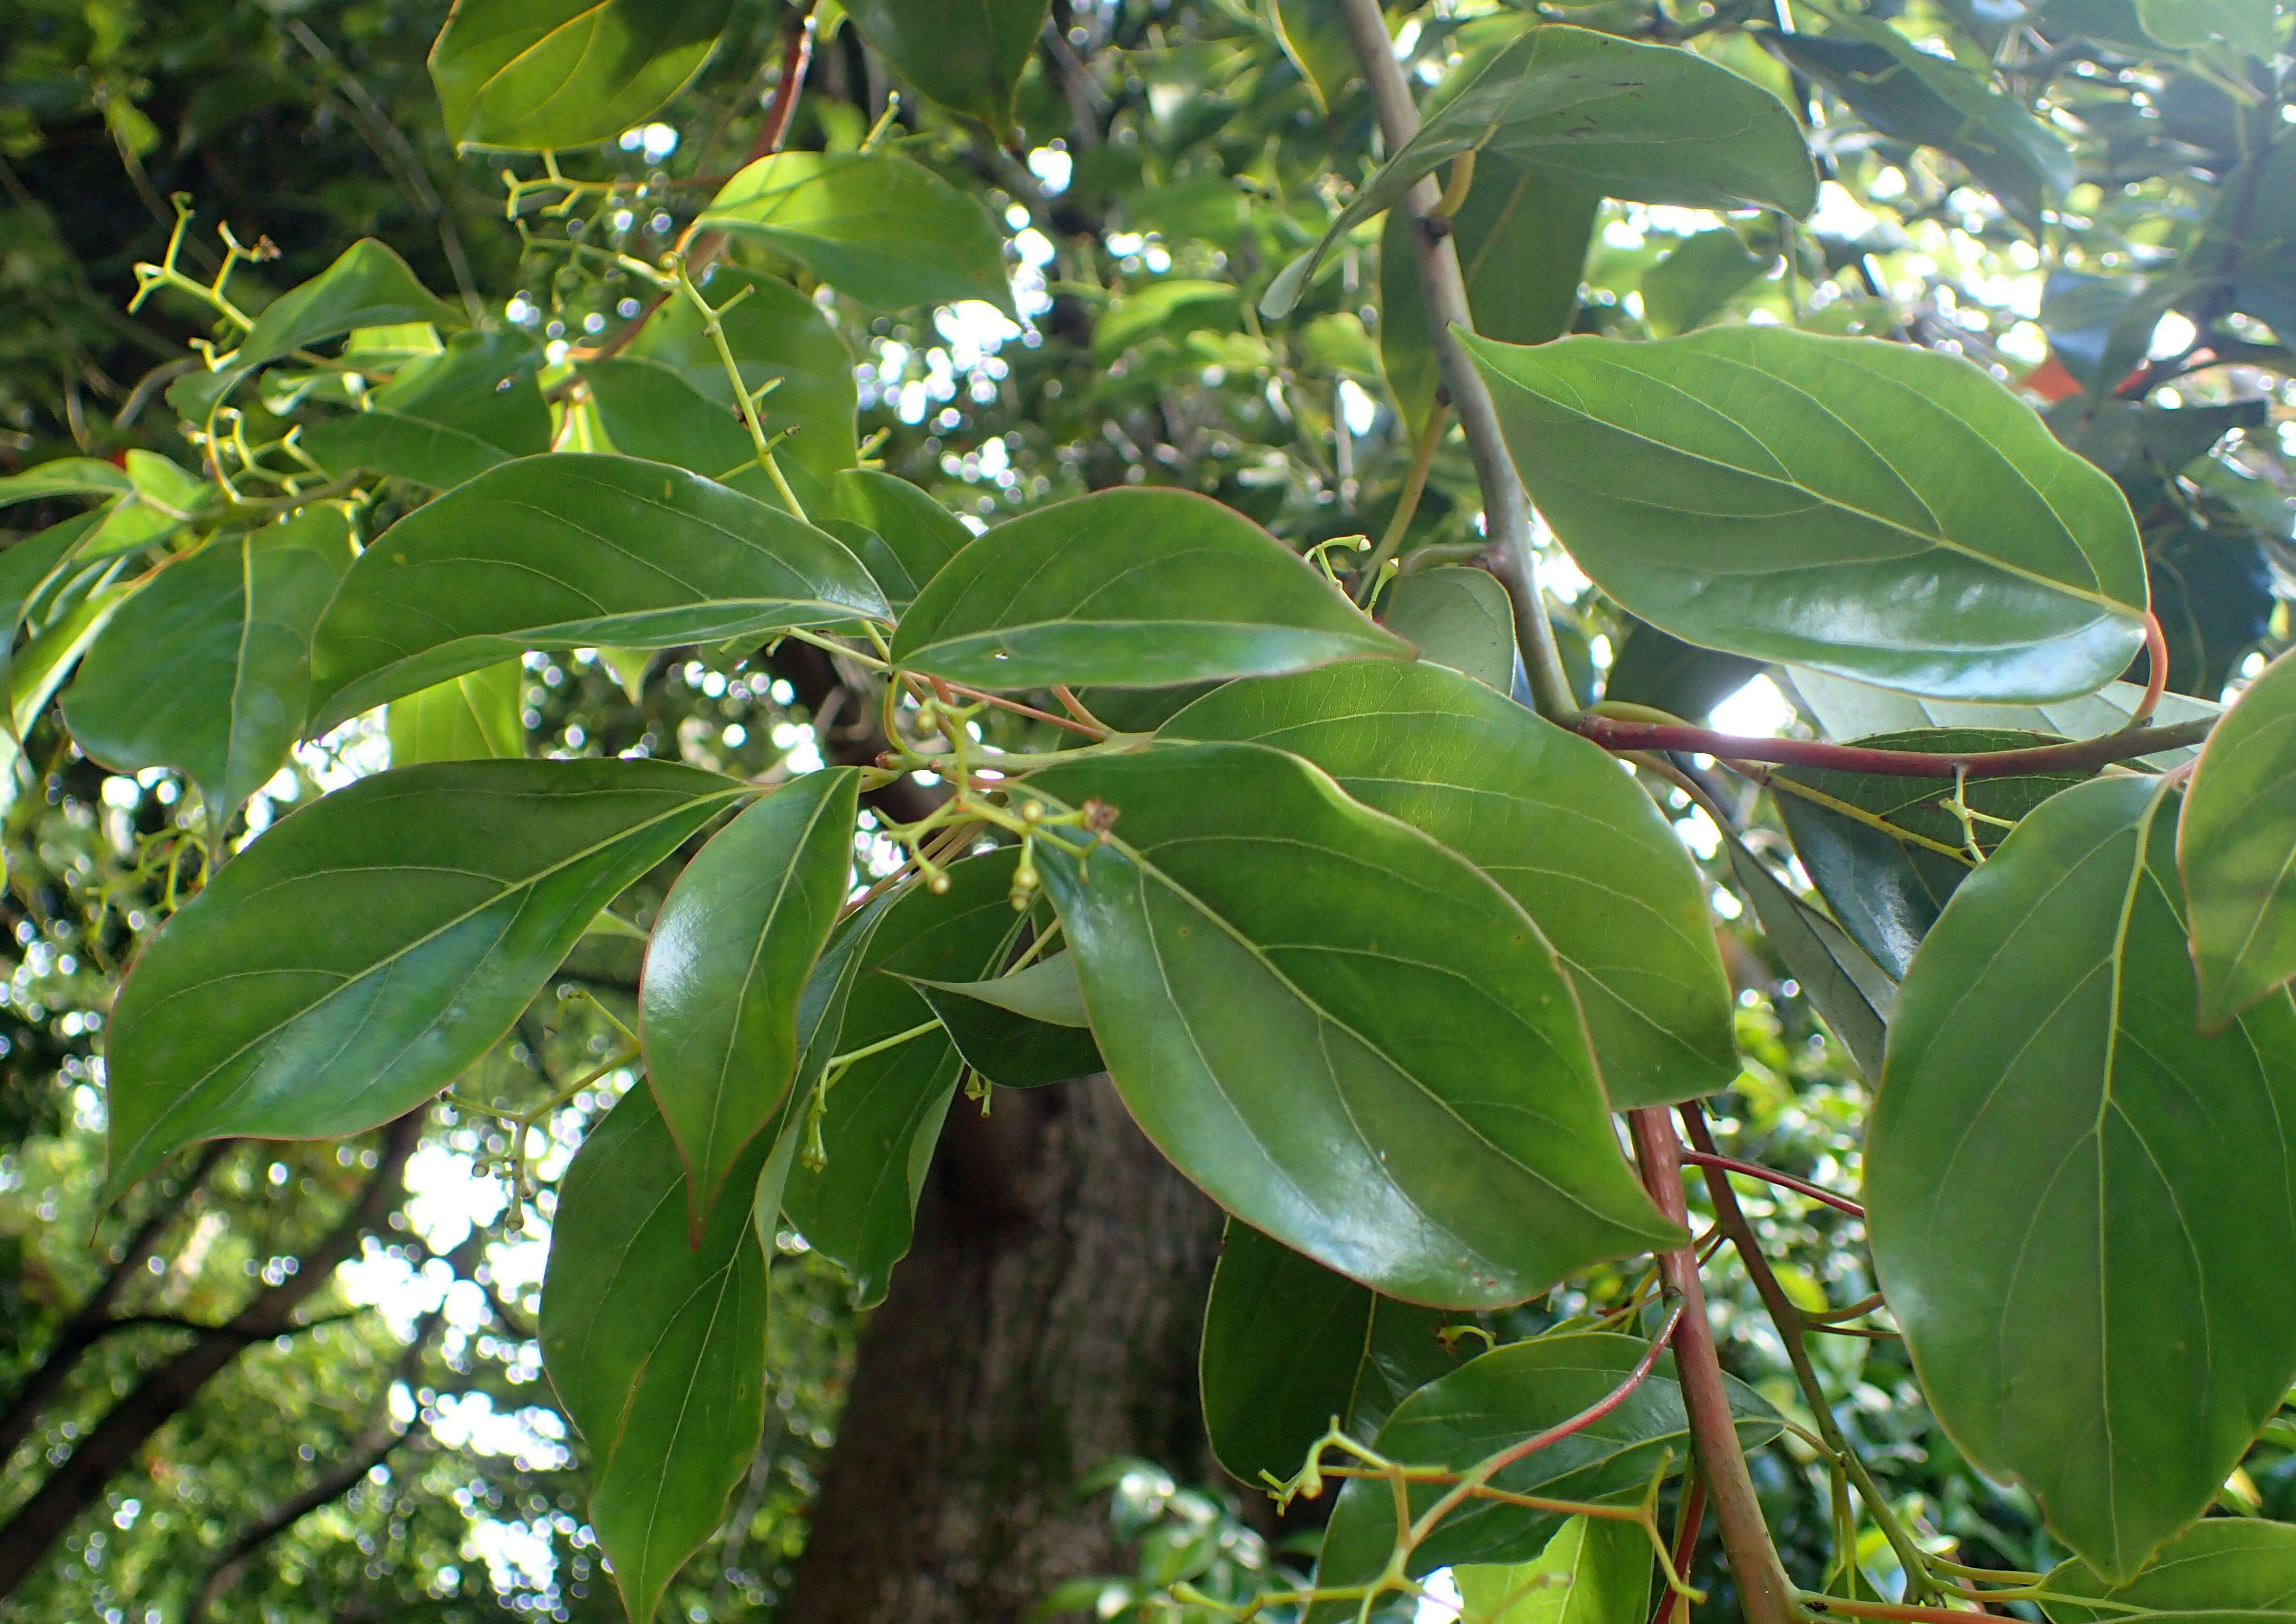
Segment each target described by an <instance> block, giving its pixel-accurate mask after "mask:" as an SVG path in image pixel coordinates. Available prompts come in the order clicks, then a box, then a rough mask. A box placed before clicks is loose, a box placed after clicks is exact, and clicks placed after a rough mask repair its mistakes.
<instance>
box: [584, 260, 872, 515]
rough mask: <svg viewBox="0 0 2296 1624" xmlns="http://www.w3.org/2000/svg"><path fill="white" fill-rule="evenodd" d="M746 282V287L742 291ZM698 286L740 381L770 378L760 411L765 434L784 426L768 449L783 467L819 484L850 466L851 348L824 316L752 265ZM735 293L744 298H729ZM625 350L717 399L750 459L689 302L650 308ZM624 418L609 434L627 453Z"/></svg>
mask: <svg viewBox="0 0 2296 1624" xmlns="http://www.w3.org/2000/svg"><path fill="white" fill-rule="evenodd" d="M744 288H747V289H749V290H750V291H749V292H747V293H744V292H742V290H743V289H744ZM702 291H703V292H705V293H706V294H708V295H709V302H710V303H711V304H712V305H714V306H716V307H717V308H719V309H721V310H723V311H724V312H725V314H724V316H722V317H721V318H720V321H719V324H720V325H721V326H722V327H723V328H724V329H725V332H726V344H727V345H728V346H729V347H730V348H731V349H733V351H734V365H737V366H738V367H740V368H741V372H742V384H743V386H744V387H746V388H747V389H749V390H752V391H755V390H761V389H763V388H765V386H766V385H767V384H768V383H771V384H773V385H774V389H773V390H772V392H771V393H769V394H767V395H765V396H763V397H761V398H759V399H758V418H759V420H760V422H762V424H763V426H764V428H765V431H766V432H767V434H768V435H781V434H783V432H784V431H791V432H789V434H788V438H786V439H780V440H778V441H777V442H776V444H775V455H777V456H779V457H780V458H781V459H782V461H783V464H784V465H786V464H789V463H796V464H797V465H798V466H799V467H801V468H803V469H804V470H806V471H807V472H809V473H811V474H812V475H813V476H814V477H815V478H816V479H817V480H827V479H829V478H830V477H831V476H832V475H833V474H835V473H836V472H837V471H838V470H839V469H840V468H850V467H852V466H853V460H854V445H853V414H854V411H855V406H856V401H857V395H856V393H855V388H854V382H853V353H852V351H851V350H849V349H847V348H846V347H845V340H843V339H841V338H840V337H838V336H837V330H836V329H835V328H834V327H832V326H831V325H830V324H829V318H828V317H827V316H824V315H823V314H822V313H821V311H820V309H819V308H817V307H816V305H815V304H814V302H813V301H812V300H811V299H808V298H807V297H806V296H805V295H804V294H802V293H800V292H799V291H797V290H796V289H795V288H793V287H791V286H790V284H789V283H786V282H783V281H782V280H781V278H779V277H777V276H768V275H765V274H763V273H762V272H758V271H744V270H739V269H736V268H734V267H731V266H718V267H716V268H715V269H714V270H713V271H711V273H710V275H709V281H708V283H706V284H705V285H704V287H703V289H702ZM737 298H738V299H740V300H741V302H740V303H739V304H734V303H733V302H732V301H733V300H734V299H737ZM622 356H623V357H624V358H627V359H629V360H633V361H656V362H660V364H661V365H665V366H667V367H668V368H670V369H671V370H672V371H673V372H676V373H677V374H678V375H679V376H680V377H682V378H684V379H685V381H686V382H687V383H689V384H691V385H693V388H694V389H695V390H698V391H700V392H701V394H702V395H703V396H705V397H707V398H709V399H710V400H714V401H716V402H717V406H718V408H719V409H720V410H721V411H722V412H723V413H724V414H725V421H726V423H727V425H728V426H730V427H731V428H732V429H733V430H734V433H735V434H736V435H738V436H739V437H740V441H739V444H740V447H741V448H740V450H739V451H738V452H737V453H736V455H737V456H738V457H739V458H740V459H741V460H742V461H743V462H747V461H748V460H750V458H751V457H752V456H753V455H755V454H754V452H753V451H752V450H751V448H750V443H749V435H748V433H747V432H746V431H744V430H743V429H742V426H741V423H740V422H739V421H738V420H737V419H736V418H735V417H734V384H733V381H732V380H731V379H730V378H728V377H727V376H726V364H725V362H724V361H723V360H722V359H721V358H720V357H719V356H718V354H717V345H716V344H714V343H712V342H711V341H710V339H709V334H708V333H707V332H704V331H703V322H702V317H701V312H700V311H698V310H696V309H695V308H693V301H692V300H690V299H683V298H680V299H672V300H670V301H669V302H668V304H666V305H664V306H663V307H662V308H660V310H658V311H656V312H655V313H654V316H653V319H652V321H650V322H648V323H647V324H645V329H644V332H640V333H639V334H638V336H637V337H636V338H635V339H634V340H631V342H630V346H629V348H628V349H626V350H624V351H623V352H622ZM584 370H585V372H586V373H593V374H594V373H596V372H597V371H598V367H597V364H596V363H594V362H593V363H592V364H591V365H589V366H587V367H586V368H585V369H584ZM618 381H619V379H618ZM638 409H644V408H643V407H640V408H638ZM628 422H629V417H628V414H624V415H623V416H621V417H619V418H618V417H615V416H613V415H611V414H610V415H609V417H608V427H607V432H608V433H609V434H615V435H616V439H615V443H616V444H617V445H618V446H620V447H621V448H622V449H623V450H625V451H631V450H633V448H634V443H625V442H624V441H623V440H622V439H621V438H620V436H619V433H618V431H617V430H618V425H619V426H620V427H623V428H627V425H628ZM656 460H658V461H660V462H670V463H678V465H679V466H681V467H683V466H685V462H684V459H682V458H680V457H676V456H659V455H658V456H657V457H656ZM732 466H733V464H732V463H727V464H726V467H727V468H731V467H732ZM711 477H712V478H715V477H717V476H716V475H715V474H714V473H713V474H712V475H711Z"/></svg>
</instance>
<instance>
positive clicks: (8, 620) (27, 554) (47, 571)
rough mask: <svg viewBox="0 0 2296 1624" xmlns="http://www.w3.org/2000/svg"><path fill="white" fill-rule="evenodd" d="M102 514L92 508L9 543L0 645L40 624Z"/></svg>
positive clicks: (0, 599)
mask: <svg viewBox="0 0 2296 1624" xmlns="http://www.w3.org/2000/svg"><path fill="white" fill-rule="evenodd" d="M106 466H110V464H108V463H107V464H106ZM102 513H103V510H102V509H101V508H94V509H91V510H90V511H89V512H87V513H81V514H79V515H78V517H76V518H71V519H67V520H65V521H63V522H62V523H61V524H52V525H50V526H48V528H47V529H45V530H37V531H35V532H33V533H32V534H31V535H29V536H26V537H22V538H21V539H20V540H18V541H15V542H12V543H11V544H10V545H9V546H8V547H7V549H6V551H4V552H0V614H4V616H5V625H6V634H7V635H6V636H5V637H0V644H5V643H8V642H12V641H13V640H14V637H15V635H16V633H17V632H18V631H20V630H21V629H23V628H25V627H32V628H35V629H37V627H40V626H41V625H42V624H44V623H45V620H46V619H47V618H48V612H49V611H50V610H51V609H53V606H54V604H55V602H56V600H57V598H58V596H59V595H60V594H61V593H62V592H63V591H64V590H65V588H66V583H67V582H68V581H69V580H70V578H71V577H72V574H73V570H72V568H71V565H72V564H73V563H74V562H77V561H78V560H79V559H80V558H81V557H82V556H83V554H82V552H81V547H82V545H83V544H84V543H85V542H86V537H87V536H88V533H89V532H90V531H92V530H93V529H95V527H96V524H97V523H98V521H100V520H101V518H102Z"/></svg>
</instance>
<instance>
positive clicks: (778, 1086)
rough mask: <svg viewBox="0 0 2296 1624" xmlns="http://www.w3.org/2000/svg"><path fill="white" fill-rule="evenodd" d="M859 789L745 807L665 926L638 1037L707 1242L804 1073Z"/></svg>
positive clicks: (841, 776)
mask: <svg viewBox="0 0 2296 1624" xmlns="http://www.w3.org/2000/svg"><path fill="white" fill-rule="evenodd" d="M860 783H861V775H860V773H859V772H858V771H857V769H855V768H852V767H838V768H834V769H832V770H831V771H828V772H821V773H808V774H807V775H805V776H804V777H801V778H799V779H798V780H796V781H795V782H794V783H789V784H786V785H784V786H783V788H782V789H780V790H778V791H775V793H773V794H771V795H769V796H767V797H766V799H765V800H761V801H759V802H758V803H757V805H755V806H753V807H750V808H748V809H746V810H745V811H743V812H742V815H741V816H739V817H736V818H735V819H734V821H733V822H732V823H730V824H726V827H725V828H723V829H721V830H719V831H718V832H717V834H716V835H715V836H714V837H713V838H712V839H711V840H710V841H709V844H708V845H707V846H704V847H703V848H702V849H701V851H700V852H699V853H697V854H696V855H695V857H694V858H693V861H692V862H691V863H689V864H687V865H685V873H684V874H680V875H678V877H677V883H676V885H675V886H673V887H672V888H671V889H670V893H669V896H668V899H667V900H665V901H664V902H663V903H662V905H661V915H660V918H659V919H657V920H656V921H655V922H654V928H653V938H652V941H651V942H650V943H649V944H648V946H647V947H646V956H645V972H644V975H643V977H642V978H641V979H640V980H639V983H638V1019H639V1022H640V1025H639V1028H638V1031H639V1038H640V1041H641V1042H642V1043H643V1044H644V1048H645V1064H646V1079H647V1081H648V1082H649V1083H650V1084H651V1085H652V1088H653V1092H654V1098H655V1099H657V1100H658V1101H660V1103H661V1114H662V1120H664V1121H666V1122H668V1124H669V1131H670V1136H671V1137H673V1138H674V1139H676V1141H677V1150H678V1154H679V1155H680V1156H682V1157H683V1158H684V1159H685V1169H686V1194H687V1200H688V1205H689V1207H690V1209H691V1213H692V1217H693V1226H694V1230H695V1232H696V1233H697V1234H698V1233H700V1231H701V1222H702V1219H703V1218H705V1217H707V1216H708V1214H709V1210H710V1208H711V1206H712V1205H713V1204H714V1203H715V1202H716V1201H717V1191H718V1188H719V1186H720V1185H722V1184H724V1182H725V1179H726V1173H727V1171H728V1170H729V1169H731V1168H732V1167H733V1166H734V1162H735V1161H738V1160H739V1159H740V1158H741V1156H742V1152H744V1151H745V1150H746V1149H747V1148H748V1146H749V1143H750V1140H751V1139H753V1138H755V1137H756V1136H757V1134H758V1129H760V1128H763V1127H764V1126H765V1125H766V1121H767V1119H768V1118H769V1117H771V1116H772V1115H773V1113H774V1109H775V1107H776V1106H778V1105H779V1104H780V1103H782V1096H783V1095H784V1094H785V1093H787V1092H788V1089H789V1086H790V1079H791V1078H792V1077H793V1076H795V1075H796V1070H797V1005H798V995H799V991H800V990H801V989H802V988H804V986H805V980H806V976H807V974H808V972H810V971H811V970H812V968H813V963H814V960H815V959H816V957H818V956H820V953H821V949H822V947H824V945H825V944H826V943H827V942H828V940H829V930H830V927H831V926H832V925H833V924H835V923H837V910H838V908H839V907H840V906H841V905H842V904H843V903H844V901H845V893H846V890H847V888H848V886H849V883H850V882H851V880H852V876H853V820H854V815H855V813H856V812H857V810H858V809H859V807H858V797H859V794H860Z"/></svg>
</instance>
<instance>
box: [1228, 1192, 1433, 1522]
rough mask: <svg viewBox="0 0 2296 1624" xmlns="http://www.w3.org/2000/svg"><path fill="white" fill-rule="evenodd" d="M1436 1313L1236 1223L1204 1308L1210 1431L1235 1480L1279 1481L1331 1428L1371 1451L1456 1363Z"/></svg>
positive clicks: (1231, 1227)
mask: <svg viewBox="0 0 2296 1624" xmlns="http://www.w3.org/2000/svg"><path fill="white" fill-rule="evenodd" d="M1443 1323H1444V1316H1443V1314H1442V1311H1441V1310H1439V1309H1436V1308H1420V1307H1418V1306H1416V1305H1415V1304H1412V1303H1406V1302H1398V1301H1396V1300H1394V1299H1393V1298H1391V1297H1382V1296H1381V1295H1379V1293H1378V1292H1374V1291H1372V1290H1370V1289H1369V1288H1368V1287H1365V1286H1361V1285H1357V1284H1356V1283H1355V1282H1354V1281H1352V1280H1350V1279H1349V1278H1348V1277H1347V1276H1346V1275H1335V1274H1333V1272H1332V1271H1331V1270H1330V1269H1327V1268H1325V1267H1324V1266H1323V1265H1322V1264H1320V1263H1317V1262H1315V1261H1313V1260H1312V1259H1307V1258H1303V1257H1301V1256H1300V1254H1299V1253H1298V1252H1296V1251H1292V1249H1291V1248H1290V1247H1288V1246H1279V1245H1277V1244H1276V1243H1275V1242H1273V1241H1271V1240H1269V1239H1268V1238H1267V1236H1266V1235H1264V1234H1260V1233H1259V1231H1258V1230H1256V1229H1254V1228H1252V1227H1251V1226H1250V1225H1249V1224H1239V1223H1237V1222H1235V1221H1234V1219H1230V1220H1229V1221H1228V1226H1227V1238H1226V1243H1224V1244H1223V1245H1222V1247H1221V1249H1220V1259H1219V1267H1218V1269H1217V1270H1215V1271H1214V1273H1213V1275H1212V1290H1211V1296H1210V1300H1207V1301H1206V1303H1205V1304H1204V1341H1203V1353H1202V1357H1201V1361H1200V1363H1199V1366H1198V1370H1199V1374H1200V1377H1201V1382H1202V1387H1203V1404H1204V1430H1205V1431H1206V1432H1208V1433H1209V1434H1210V1438H1211V1446H1212V1453H1213V1455H1214V1456H1217V1457H1218V1460H1219V1463H1220V1464H1221V1465H1223V1466H1225V1467H1226V1468H1227V1470H1228V1472H1230V1473H1232V1474H1233V1475H1234V1477H1236V1478H1237V1479H1238V1480H1241V1481H1242V1482H1245V1483H1250V1484H1253V1485H1255V1486H1257V1485H1259V1484H1260V1483H1261V1482H1263V1481H1264V1480H1265V1479H1266V1478H1273V1479H1275V1480H1276V1481H1278V1482H1282V1481H1283V1480H1286V1479H1288V1478H1290V1477H1291V1476H1292V1474H1293V1473H1294V1472H1298V1471H1299V1470H1300V1467H1301V1466H1302V1465H1303V1464H1306V1461H1307V1458H1308V1449H1309V1448H1312V1447H1313V1446H1314V1444H1315V1442H1316V1439H1319V1438H1321V1437H1322V1436H1323V1435H1324V1429H1325V1428H1327V1427H1329V1426H1331V1425H1332V1424H1333V1423H1334V1422H1335V1421H1336V1422H1337V1423H1338V1424H1339V1425H1341V1426H1342V1427H1344V1428H1346V1429H1347V1431H1349V1432H1350V1433H1352V1434H1354V1435H1355V1436H1356V1437H1357V1438H1360V1439H1364V1440H1365V1442H1366V1443H1368V1442H1369V1441H1370V1440H1371V1439H1372V1438H1373V1437H1374V1435H1376V1434H1377V1432H1378V1431H1379V1429H1380V1428H1381V1427H1382V1426H1383V1425H1384V1424H1386V1422H1387V1418H1388V1416H1389V1415H1390V1414H1392V1413H1393V1411H1394V1409H1395V1407H1396V1406H1397V1405H1398V1403H1400V1402H1401V1401H1402V1400H1403V1398H1405V1397H1406V1395H1408V1394H1410V1393H1412V1392H1414V1391H1415V1390H1417V1389H1419V1388H1421V1387H1423V1386H1424V1385H1426V1383H1428V1382H1432V1381H1434V1380H1435V1379H1436V1378H1437V1377H1438V1376H1441V1375H1444V1374H1448V1373H1449V1372H1450V1370H1451V1369H1452V1368H1453V1366H1455V1365H1456V1364H1457V1362H1458V1361H1457V1359H1456V1357H1455V1356H1454V1355H1453V1354H1452V1353H1451V1352H1450V1350H1449V1349H1447V1348H1445V1347H1444V1345H1443V1343H1442V1342H1441V1341H1440V1340H1439V1338H1438V1337H1437V1334H1436V1333H1438V1332H1439V1331H1440V1330H1441V1329H1442V1328H1443Z"/></svg>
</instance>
